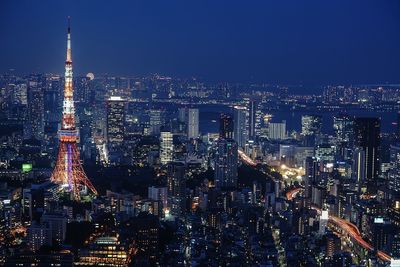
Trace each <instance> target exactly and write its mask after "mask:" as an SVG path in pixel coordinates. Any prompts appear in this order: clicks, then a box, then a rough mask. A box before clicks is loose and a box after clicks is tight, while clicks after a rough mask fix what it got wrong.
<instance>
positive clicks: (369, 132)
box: [354, 118, 381, 184]
mask: <svg viewBox="0 0 400 267" xmlns="http://www.w3.org/2000/svg"><path fill="white" fill-rule="evenodd" d="M380 124H381V123H380V119H379V118H356V119H355V121H354V147H355V148H356V149H362V150H363V151H364V153H365V154H364V156H365V159H364V168H365V179H366V181H367V183H372V184H373V182H374V180H375V179H376V178H378V174H379V161H380V160H379V154H380V153H379V147H380V128H381V125H380Z"/></svg>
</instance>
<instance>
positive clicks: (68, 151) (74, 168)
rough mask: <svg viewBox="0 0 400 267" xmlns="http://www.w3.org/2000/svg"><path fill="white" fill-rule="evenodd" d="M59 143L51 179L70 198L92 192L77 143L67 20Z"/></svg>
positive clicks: (92, 187) (93, 190) (69, 32)
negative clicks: (87, 190) (68, 193)
mask: <svg viewBox="0 0 400 267" xmlns="http://www.w3.org/2000/svg"><path fill="white" fill-rule="evenodd" d="M59 138H60V145H59V148H58V158H57V162H56V166H55V168H54V170H53V173H52V175H51V178H50V179H51V181H52V182H54V183H57V184H60V185H62V186H63V188H64V190H67V191H69V192H70V193H71V198H72V199H74V200H80V197H81V192H82V191H86V190H85V189H86V188H89V189H90V190H91V191H92V192H93V193H94V194H97V191H96V189H95V188H94V186H93V185H92V183H91V182H90V180H89V179H88V178H87V176H86V174H85V171H84V170H83V167H82V164H81V161H80V156H79V149H78V145H77V141H78V131H77V129H76V125H75V107H74V88H73V84H72V55H71V31H70V26H69V21H68V32H67V59H66V61H65V85H64V102H63V113H62V121H61V130H60V131H59Z"/></svg>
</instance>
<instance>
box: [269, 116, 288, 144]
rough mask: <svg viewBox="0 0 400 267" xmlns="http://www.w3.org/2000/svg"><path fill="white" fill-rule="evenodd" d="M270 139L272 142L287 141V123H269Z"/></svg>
mask: <svg viewBox="0 0 400 267" xmlns="http://www.w3.org/2000/svg"><path fill="white" fill-rule="evenodd" d="M268 138H269V139H271V140H283V139H286V121H282V122H270V123H268Z"/></svg>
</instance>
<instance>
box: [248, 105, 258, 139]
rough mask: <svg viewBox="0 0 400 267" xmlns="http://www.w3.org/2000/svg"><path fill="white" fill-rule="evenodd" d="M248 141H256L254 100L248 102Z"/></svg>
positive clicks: (255, 107)
mask: <svg viewBox="0 0 400 267" xmlns="http://www.w3.org/2000/svg"><path fill="white" fill-rule="evenodd" d="M248 108H249V120H248V122H249V127H248V130H249V139H250V140H255V139H256V120H257V102H256V101H255V100H250V101H249V107H248Z"/></svg>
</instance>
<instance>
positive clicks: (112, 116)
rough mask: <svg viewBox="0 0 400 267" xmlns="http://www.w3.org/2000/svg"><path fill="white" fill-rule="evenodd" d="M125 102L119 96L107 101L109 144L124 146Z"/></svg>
mask: <svg viewBox="0 0 400 267" xmlns="http://www.w3.org/2000/svg"><path fill="white" fill-rule="evenodd" d="M124 122H125V101H124V100H123V99H122V98H121V97H118V96H112V97H110V98H109V99H108V100H107V143H108V144H110V145H122V142H123V141H124V127H125V123H124Z"/></svg>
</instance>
